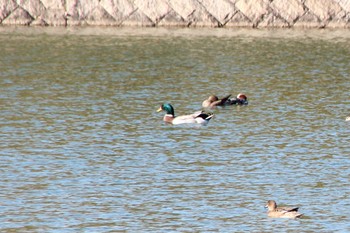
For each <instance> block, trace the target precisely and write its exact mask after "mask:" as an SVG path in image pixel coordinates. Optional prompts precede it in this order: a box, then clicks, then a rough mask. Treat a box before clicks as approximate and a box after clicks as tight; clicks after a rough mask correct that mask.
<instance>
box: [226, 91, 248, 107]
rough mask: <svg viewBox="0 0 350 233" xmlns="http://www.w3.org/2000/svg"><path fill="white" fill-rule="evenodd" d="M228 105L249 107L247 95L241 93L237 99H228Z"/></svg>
mask: <svg viewBox="0 0 350 233" xmlns="http://www.w3.org/2000/svg"><path fill="white" fill-rule="evenodd" d="M226 104H227V105H248V98H247V96H246V95H245V94H243V93H239V94H238V95H237V97H236V98H234V99H228V100H227V103H226Z"/></svg>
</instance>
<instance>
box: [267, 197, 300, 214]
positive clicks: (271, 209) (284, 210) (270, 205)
mask: <svg viewBox="0 0 350 233" xmlns="http://www.w3.org/2000/svg"><path fill="white" fill-rule="evenodd" d="M265 207H266V208H267V209H268V211H267V216H269V217H271V218H300V217H301V216H302V215H303V214H302V213H299V212H298V209H299V207H293V208H288V207H277V204H276V202H275V201H273V200H269V201H268V202H267V205H266V206H265Z"/></svg>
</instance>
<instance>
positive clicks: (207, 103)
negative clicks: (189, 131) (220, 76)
mask: <svg viewBox="0 0 350 233" xmlns="http://www.w3.org/2000/svg"><path fill="white" fill-rule="evenodd" d="M230 97H231V95H227V96H225V97H224V98H222V99H219V98H218V97H217V96H216V95H211V96H209V97H208V99H206V100H204V101H203V103H202V107H203V108H214V107H216V106H225V105H226V104H227V101H228V100H229V98H230Z"/></svg>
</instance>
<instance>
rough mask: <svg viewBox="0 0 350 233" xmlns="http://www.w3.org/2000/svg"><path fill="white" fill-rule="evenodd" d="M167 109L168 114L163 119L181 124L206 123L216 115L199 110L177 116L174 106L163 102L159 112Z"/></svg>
mask: <svg viewBox="0 0 350 233" xmlns="http://www.w3.org/2000/svg"><path fill="white" fill-rule="evenodd" d="M160 111H165V112H166V114H165V115H164V117H163V121H165V122H167V123H171V124H173V125H179V124H201V125H206V124H208V123H209V121H210V119H211V118H212V117H213V116H214V115H213V114H212V113H206V112H204V111H197V112H194V113H192V114H190V115H182V116H175V111H174V108H173V106H172V105H171V104H162V105H161V106H160V107H159V109H158V110H157V112H160Z"/></svg>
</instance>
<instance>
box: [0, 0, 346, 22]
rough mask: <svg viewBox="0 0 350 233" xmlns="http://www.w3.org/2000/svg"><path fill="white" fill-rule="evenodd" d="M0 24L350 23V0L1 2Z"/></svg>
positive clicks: (49, 0) (26, 0) (7, 0)
mask: <svg viewBox="0 0 350 233" xmlns="http://www.w3.org/2000/svg"><path fill="white" fill-rule="evenodd" d="M0 25H30V26H79V25H82V26H85V25H94V26H143V27H155V26H156V27H161V26H167V27H168V26H180V27H255V28H266V27H310V28H326V27H327V28H347V27H349V26H350V1H349V0H0Z"/></svg>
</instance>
